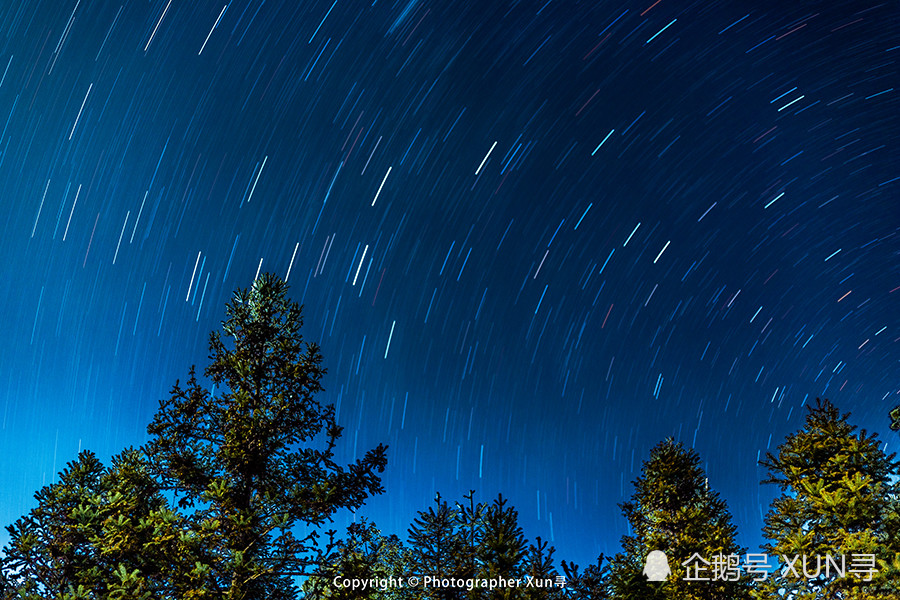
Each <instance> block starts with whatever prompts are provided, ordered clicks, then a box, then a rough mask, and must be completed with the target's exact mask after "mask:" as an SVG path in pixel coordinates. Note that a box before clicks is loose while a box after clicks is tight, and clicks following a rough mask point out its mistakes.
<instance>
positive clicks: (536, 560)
mask: <svg viewBox="0 0 900 600" xmlns="http://www.w3.org/2000/svg"><path fill="white" fill-rule="evenodd" d="M555 552H556V549H555V548H554V547H553V546H550V545H549V544H548V543H547V542H546V541H544V540H542V539H541V537H540V536H538V537H537V538H535V541H534V543H533V544H528V552H527V553H526V554H525V558H524V565H523V568H524V571H525V576H526V577H531V578H532V579H534V580H545V579H552V580H553V581H554V582H555V581H556V578H557V577H558V576H559V575H560V572H559V571H558V570H557V568H556V566H555V565H554V564H553V554H554V553H555ZM566 565H567V563H566V561H563V564H562V566H563V569H565V568H566ZM573 566H574V565H573ZM574 568H575V571H574V572H575V573H576V574H577V570H578V567H577V566H575V567H574ZM568 583H569V584H571V583H572V582H571V581H570V582H568ZM564 587H565V586H559V588H564ZM564 593H565V590H564V589H550V588H532V589H526V590H525V597H526V598H527V599H528V600H555V599H556V598H562V597H564ZM585 598H586V600H590V598H589V597H587V596H585Z"/></svg>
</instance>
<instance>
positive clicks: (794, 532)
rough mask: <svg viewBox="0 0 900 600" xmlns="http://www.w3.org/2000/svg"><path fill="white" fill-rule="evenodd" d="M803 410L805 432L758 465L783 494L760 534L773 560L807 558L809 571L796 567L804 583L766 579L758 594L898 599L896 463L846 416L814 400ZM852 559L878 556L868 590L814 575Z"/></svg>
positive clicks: (832, 575)
mask: <svg viewBox="0 0 900 600" xmlns="http://www.w3.org/2000/svg"><path fill="white" fill-rule="evenodd" d="M808 408H809V412H808V414H807V416H806V423H805V425H804V427H803V429H802V430H801V431H799V432H797V433H793V434H791V435H789V436H788V437H787V438H786V439H785V441H784V443H783V444H781V445H780V446H779V447H778V451H777V453H776V454H772V453H766V458H765V459H764V460H763V461H761V464H762V465H763V466H764V467H766V468H767V469H768V477H767V478H766V479H765V480H764V481H763V483H769V484H775V485H777V486H778V488H779V489H780V491H781V495H780V496H778V497H777V498H775V500H774V501H773V502H772V506H771V508H770V510H769V512H768V514H767V515H766V519H765V527H764V529H763V532H764V534H765V536H766V538H768V540H770V541H769V542H768V543H767V544H766V546H765V548H766V550H767V551H768V553H769V554H770V555H779V556H785V557H793V556H801V557H802V556H803V555H806V556H807V557H808V564H807V569H806V572H805V573H801V572H800V569H801V567H800V566H798V567H797V571H798V573H799V574H800V575H801V577H794V576H793V574H792V573H790V576H788V577H775V578H770V579H769V580H767V581H766V582H765V585H762V586H760V588H761V592H760V593H761V595H762V596H763V597H770V595H771V594H772V593H774V592H775V591H776V590H778V589H783V590H787V592H788V593H790V594H793V595H794V596H793V597H795V598H798V599H800V600H806V599H818V598H832V597H840V598H855V599H860V600H862V599H865V600H875V599H877V598H897V597H898V592H900V529H898V521H900V515H898V510H897V509H898V506H900V504H898V499H897V492H898V490H897V484H896V479H897V477H898V475H900V471H898V463H897V462H895V461H894V457H895V455H894V454H891V455H886V454H885V453H884V451H883V450H882V449H881V444H880V442H879V441H878V436H877V435H874V434H873V435H871V436H870V435H868V434H867V433H866V432H865V431H864V430H863V431H861V432H859V433H855V430H856V427H855V426H853V425H850V424H849V423H848V422H847V418H848V417H849V416H850V415H849V413H847V414H844V415H841V414H840V413H839V412H838V410H837V408H836V407H835V406H834V405H833V404H832V403H831V402H829V401H828V400H819V399H817V400H816V404H815V405H814V406H809V407H808ZM852 554H861V555H867V554H869V555H875V556H876V557H877V558H878V559H879V560H880V561H881V564H880V565H879V567H877V568H876V571H878V573H876V574H875V576H874V577H873V581H872V582H868V583H867V582H865V581H863V579H864V577H853V576H850V577H839V576H838V574H837V572H836V570H835V569H833V568H829V569H828V570H826V569H824V567H823V568H822V569H819V568H818V567H819V558H817V557H821V559H822V560H823V561H826V560H827V559H825V557H826V556H829V555H830V556H834V557H840V556H845V557H846V558H847V560H848V562H850V561H851V555H852ZM837 560H838V563H839V562H840V558H838V559H837ZM801 564H802V563H801ZM826 564H827V563H826ZM829 566H830V565H829ZM807 575H811V576H810V577H807Z"/></svg>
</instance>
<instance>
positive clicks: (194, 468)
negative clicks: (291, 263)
mask: <svg viewBox="0 0 900 600" xmlns="http://www.w3.org/2000/svg"><path fill="white" fill-rule="evenodd" d="M302 324H303V320H302V316H301V308H300V307H299V306H298V305H297V304H296V303H295V302H293V301H291V300H289V299H288V297H287V284H286V283H285V282H284V281H283V280H281V279H279V278H278V277H277V276H274V275H271V274H266V275H263V276H261V277H259V278H258V279H257V280H256V281H255V282H254V283H253V286H252V287H251V288H250V289H247V290H238V291H237V292H235V294H234V297H233V299H232V301H231V303H230V304H228V305H227V306H226V319H225V321H224V322H223V326H222V334H220V333H219V332H213V333H212V334H211V335H210V340H209V351H210V356H209V358H210V361H211V362H210V364H209V366H208V367H207V368H206V369H205V371H204V374H205V376H206V377H207V378H209V381H210V383H211V384H212V389H211V390H210V389H208V388H207V387H206V386H204V385H202V384H201V382H200V381H199V380H198V378H197V376H196V374H195V372H194V369H193V368H192V369H191V371H190V376H189V378H188V381H187V385H186V387H184V388H182V387H181V386H180V385H179V383H177V382H176V384H175V386H174V387H173V389H172V394H171V397H170V398H169V399H167V400H164V401H162V402H161V403H160V407H159V410H158V412H157V413H156V416H155V417H154V419H153V421H152V423H151V424H150V425H149V427H148V428H147V430H148V433H149V434H150V436H151V437H150V441H149V443H148V445H147V454H148V456H149V457H150V459H151V462H152V464H153V465H154V466H155V468H156V474H157V476H158V477H159V479H160V481H161V482H162V483H163V485H164V487H165V489H168V490H170V491H172V492H173V493H174V494H175V495H176V496H177V498H178V500H179V506H180V508H181V509H183V510H193V512H192V513H191V514H190V518H191V521H192V522H193V523H194V525H195V532H196V534H197V535H198V536H200V538H201V540H202V543H203V544H204V546H205V547H206V548H208V549H209V551H210V553H211V554H212V557H213V559H212V562H211V566H210V568H209V569H208V571H207V572H206V573H205V578H206V582H207V583H206V585H207V587H208V589H211V590H217V594H221V596H220V597H222V598H225V599H226V600H280V599H289V598H295V597H296V593H297V590H296V588H295V586H294V584H293V580H292V578H291V573H297V572H307V573H308V572H309V568H310V566H311V565H314V564H317V563H318V562H319V561H320V559H321V557H322V549H321V548H320V547H319V546H318V544H317V543H316V540H317V537H318V535H319V534H318V528H319V527H320V526H321V525H322V524H323V523H324V522H325V521H327V520H329V518H330V517H331V516H332V515H333V514H334V513H335V512H336V511H338V510H340V509H343V508H349V509H356V508H358V507H359V506H361V505H362V504H363V502H364V501H365V500H366V498H368V497H369V496H370V495H373V494H379V493H381V492H382V491H383V488H382V486H381V480H380V477H379V476H378V473H380V472H381V471H383V469H384V466H385V464H386V461H387V459H386V457H385V452H386V449H385V447H384V446H382V445H379V446H378V447H377V448H375V449H373V450H370V451H369V452H367V453H366V455H365V457H364V458H362V459H360V460H357V461H356V462H355V463H352V464H351V465H349V467H347V468H345V467H343V466H340V465H338V464H337V463H336V462H335V461H334V449H335V446H336V444H337V442H338V439H339V438H340V437H341V432H342V428H341V427H340V426H338V425H337V423H336V421H335V410H334V406H333V405H327V406H326V405H322V404H320V403H319V402H318V401H317V400H316V398H315V396H316V394H318V393H319V392H321V391H322V385H321V379H322V377H323V376H324V375H325V369H324V368H323V367H322V364H321V363H322V356H321V354H320V352H319V348H318V346H316V345H315V344H311V343H306V342H304V340H303V337H302V335H301V331H300V330H301V327H302ZM223 334H224V336H223ZM300 528H303V529H304V532H303V533H302V534H300V535H302V537H297V536H296V535H295V532H298V531H299V530H300Z"/></svg>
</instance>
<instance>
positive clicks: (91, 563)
mask: <svg viewBox="0 0 900 600" xmlns="http://www.w3.org/2000/svg"><path fill="white" fill-rule="evenodd" d="M35 498H36V500H37V501H38V505H37V506H36V507H35V508H34V509H32V510H31V511H30V512H29V513H28V514H27V515H26V516H25V517H22V518H21V519H19V520H18V521H17V522H16V523H15V524H14V525H12V526H10V527H8V528H7V530H8V531H9V534H10V543H9V545H8V546H7V547H6V548H4V551H3V561H2V571H3V572H4V574H5V580H6V583H5V587H0V589H3V590H4V591H3V594H2V595H0V598H4V599H6V598H30V599H38V598H62V599H64V600H75V599H88V598H90V599H94V598H113V597H128V598H148V599H150V598H184V599H196V598H202V597H204V596H203V595H202V594H197V593H196V590H195V589H194V585H193V583H194V580H195V577H193V575H192V573H193V572H194V571H195V569H196V568H197V565H200V564H202V557H203V552H202V551H201V549H200V548H199V547H198V546H197V545H196V544H195V543H194V540H193V539H192V538H191V536H189V535H187V534H186V527H185V523H184V522H183V520H182V519H181V518H180V517H179V516H178V515H177V514H176V513H175V512H173V511H172V510H171V508H170V507H169V505H168V502H167V501H166V499H165V498H164V497H163V496H162V495H161V494H160V491H159V488H158V486H157V485H156V483H155V481H154V480H153V479H152V478H151V477H150V475H149V472H148V470H147V464H146V460H145V459H144V457H143V454H142V453H141V452H139V451H137V450H134V449H128V450H126V451H124V452H122V453H121V454H119V455H118V456H115V457H113V459H112V464H111V466H110V467H108V468H107V467H104V466H103V465H102V463H101V462H100V461H99V460H98V459H97V457H96V456H95V455H94V454H93V453H91V452H88V451H84V452H82V453H81V454H80V455H79V457H78V459H77V460H76V461H73V462H71V463H70V464H69V465H68V466H67V467H66V468H65V469H64V470H63V471H62V473H60V480H59V481H58V482H56V483H53V484H50V485H48V486H45V487H44V488H42V489H41V490H40V491H39V492H38V493H37V494H36V495H35Z"/></svg>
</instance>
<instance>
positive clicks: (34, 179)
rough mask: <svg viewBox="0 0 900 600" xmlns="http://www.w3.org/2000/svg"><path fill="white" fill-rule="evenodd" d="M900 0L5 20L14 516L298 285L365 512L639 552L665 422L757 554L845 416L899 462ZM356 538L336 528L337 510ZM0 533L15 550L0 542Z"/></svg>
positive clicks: (284, 10) (2, 500)
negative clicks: (768, 516)
mask: <svg viewBox="0 0 900 600" xmlns="http://www.w3.org/2000/svg"><path fill="white" fill-rule="evenodd" d="M897 24H898V13H897V5H896V4H895V3H891V2H884V3H877V2H866V1H862V2H856V1H854V2H849V1H848V2H843V3H838V2H832V3H809V2H785V1H780V2H731V3H728V2H694V3H690V4H689V3H687V2H680V1H674V0H658V1H656V2H653V0H646V1H644V2H642V3H635V2H565V1H560V0H551V1H549V2H545V1H543V0H542V1H540V2H538V3H528V2H494V1H484V2H482V1H478V2H475V1H465V2H437V1H432V0H400V1H399V2H393V3H391V2H382V1H381V0H378V1H377V2H374V3H369V2H356V1H355V0H326V1H325V2H318V1H317V2H292V1H280V0H264V1H261V2H260V1H257V0H234V1H233V2H230V3H228V4H226V3H225V0H220V1H219V2H217V3H216V2H205V1H194V0H191V1H190V2H186V1H184V0H153V1H151V2H147V1H146V0H140V1H135V2H129V3H127V4H126V3H122V2H121V0H116V1H113V2H104V1H89V0H74V1H73V0H58V1H44V2H31V1H29V2H24V1H13V2H10V1H5V2H2V3H0V73H2V75H0V131H2V133H0V208H2V209H0V264H2V274H3V289H2V291H0V314H2V315H3V316H4V317H5V321H4V326H3V332H2V336H0V339H2V342H0V343H2V347H0V355H2V359H0V416H2V420H0V427H2V429H0V456H2V460H0V522H2V523H4V524H5V523H10V522H12V521H13V520H14V519H15V518H16V517H18V516H19V515H21V514H23V513H24V512H25V511H27V510H28V509H29V508H30V507H31V506H33V499H32V494H33V493H34V492H35V491H36V490H37V489H38V488H39V487H40V486H41V485H44V484H48V483H50V482H51V481H53V479H54V477H55V474H56V473H57V472H58V471H59V470H60V469H61V468H63V466H64V465H65V463H66V462H68V461H70V460H73V459H74V458H75V457H76V455H77V452H78V450H79V449H80V448H88V449H91V450H93V451H95V452H97V453H98V455H99V456H100V457H101V458H103V459H104V460H106V459H107V458H108V457H109V456H110V455H111V454H113V453H115V452H118V451H119V450H121V449H122V448H123V447H125V446H127V445H138V444H141V443H142V442H143V441H144V440H145V439H146V432H145V427H146V424H147V423H148V422H149V421H150V419H151V417H152V415H153V413H154V412H155V410H156V408H157V403H158V401H159V400H160V399H162V398H165V397H167V396H168V392H169V390H170V388H171V386H172V385H173V384H174V383H175V380H176V379H181V380H182V381H183V380H184V379H185V378H186V376H187V373H188V369H189V367H190V365H191V364H197V365H198V366H199V367H201V368H202V367H204V366H205V365H206V364H207V359H206V356H207V349H206V344H207V339H208V334H209V332H210V331H211V330H213V329H217V328H218V327H219V325H220V323H221V320H222V319H223V316H224V305H225V303H226V302H227V301H228V300H229V299H230V297H231V293H232V292H233V290H235V289H236V288H237V287H247V286H249V285H250V284H251V283H252V282H253V280H254V277H255V276H256V275H257V274H258V273H260V272H265V271H272V272H275V273H277V274H279V275H281V276H282V277H288V283H289V284H290V285H291V294H292V297H293V298H294V299H295V300H297V301H298V302H300V303H302V304H304V306H305V309H304V314H305V327H304V333H305V336H306V338H307V340H308V341H316V342H318V343H320V345H321V347H322V353H323V355H324V364H325V366H326V367H327V368H328V375H327V376H326V378H325V380H324V385H325V388H326V392H325V393H324V394H323V396H322V400H324V401H327V402H331V403H334V404H335V405H336V406H337V407H338V419H339V422H340V423H341V424H343V425H344V426H345V427H346V430H345V437H344V438H343V445H342V448H341V451H340V457H341V458H342V460H344V461H349V460H350V459H351V458H353V457H358V456H361V455H362V454H363V453H364V452H365V451H366V450H367V449H369V448H372V447H374V446H375V445H376V444H378V443H379V442H385V443H387V444H388V445H389V463H388V469H387V471H386V473H385V476H384V483H385V486H386V488H387V493H386V494H385V495H384V496H382V497H379V498H376V499H374V500H372V501H370V502H369V503H368V504H367V505H366V507H365V508H364V509H363V510H362V511H361V514H362V515H365V516H367V517H370V518H373V519H374V520H375V521H376V523H377V524H378V525H379V527H380V528H381V529H382V530H384V531H386V532H396V533H401V534H404V536H405V530H406V527H407V526H408V525H409V523H410V521H411V520H412V518H413V517H414V516H415V511H416V510H419V509H425V508H427V507H428V506H429V504H430V503H431V501H432V499H433V498H434V495H435V492H436V491H440V492H441V493H442V495H443V496H444V497H445V498H448V499H450V500H451V501H453V500H460V499H461V496H462V494H464V493H465V492H467V491H468V490H470V489H476V490H477V498H478V499H480V500H484V501H489V500H491V499H492V498H494V497H496V495H497V493H498V492H502V493H503V494H504V496H506V497H508V498H509V499H510V500H511V502H512V504H513V505H514V506H516V507H517V508H518V509H519V511H520V518H521V523H522V525H523V526H524V528H525V532H526V534H527V535H528V536H529V537H530V538H532V539H533V538H534V537H535V536H538V535H540V536H542V537H543V538H544V539H548V540H552V543H553V545H555V546H556V547H557V549H558V554H557V556H558V558H566V559H575V560H576V561H578V562H582V563H584V562H587V561H591V560H593V559H594V558H596V556H597V555H598V554H599V553H600V552H606V553H614V552H615V551H617V550H618V549H619V539H620V536H621V535H623V534H624V533H626V522H625V520H624V518H622V516H621V513H620V510H619V508H618V507H617V503H618V502H622V501H624V500H626V499H627V498H628V497H629V496H630V494H631V492H632V488H631V484H630V482H631V481H632V480H633V479H634V478H635V477H636V476H637V475H638V474H639V473H640V468H641V463H642V461H643V460H645V459H646V458H647V457H648V455H649V450H650V448H651V447H652V446H654V445H655V444H656V443H658V442H659V441H661V440H662V439H664V438H665V437H667V436H674V437H675V438H676V439H678V440H681V441H683V442H684V443H685V444H686V445H687V446H689V447H693V448H696V449H697V451H698V452H699V453H700V455H701V457H702V459H703V461H704V467H705V469H706V470H707V472H708V475H709V484H710V487H711V488H714V489H716V490H718V491H719V492H720V493H721V494H722V495H723V497H724V498H725V499H726V501H727V502H728V505H729V508H730V509H731V511H732V513H733V515H734V518H735V522H736V524H737V526H738V528H739V531H740V538H739V541H740V542H741V543H742V544H743V545H745V546H749V547H751V549H755V548H757V547H758V545H759V544H760V543H761V541H762V537H761V532H760V529H761V527H762V516H763V515H764V513H765V511H766V510H767V507H768V503H769V501H770V499H771V497H772V496H773V494H774V492H775V490H773V489H770V486H760V485H759V481H760V479H762V478H763V476H764V472H763V470H762V469H761V468H760V467H758V466H757V464H756V461H757V459H758V457H759V456H760V452H765V451H766V450H767V449H770V450H774V449H775V448H776V447H777V445H778V444H779V443H781V441H782V440H783V439H784V436H785V435H786V434H788V433H790V432H792V431H796V430H797V429H799V428H800V427H801V426H802V423H803V418H804V415H805V413H806V409H805V408H803V406H804V404H805V403H809V402H811V401H813V400H814V398H815V397H816V396H822V397H829V398H831V399H832V400H833V401H834V402H835V403H836V404H837V406H838V407H839V408H840V409H841V410H844V411H852V413H853V418H852V421H853V422H854V423H856V424H858V425H860V426H861V427H865V428H867V429H868V430H870V431H875V432H879V434H880V436H881V439H882V440H883V441H884V442H885V446H886V448H887V450H888V451H889V452H890V451H897V450H900V437H898V436H897V435H896V434H893V433H892V432H890V431H889V430H888V423H889V419H888V417H887V413H888V411H889V410H890V408H891V407H893V406H894V405H896V404H898V403H900V398H898V394H900V376H898V375H900V366H898V359H900V337H898V336H900V334H898V331H900V310H898V305H900V302H898V301H900V268H898V265H900V236H898V232H900V210H898V199H897V198H898V190H900V172H898V161H897V158H898V157H897V152H896V145H895V141H896V140H897V139H898V136H900V119H898V117H897V115H898V114H900V107H898V102H897V94H898V92H897V90H896V89H895V87H896V86H897V83H898V82H897V74H898V73H897V57H898V54H900V46H898V42H897V40H896V32H897ZM346 522H347V518H346V517H345V518H343V520H342V521H340V522H339V524H345V523H346ZM6 539H7V538H6V534H5V532H4V533H3V534H2V537H0V541H5V540H6Z"/></svg>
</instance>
